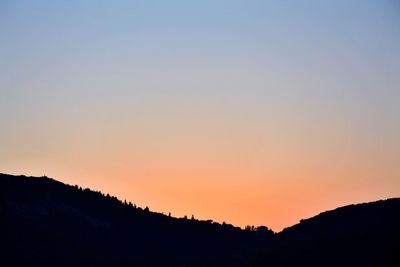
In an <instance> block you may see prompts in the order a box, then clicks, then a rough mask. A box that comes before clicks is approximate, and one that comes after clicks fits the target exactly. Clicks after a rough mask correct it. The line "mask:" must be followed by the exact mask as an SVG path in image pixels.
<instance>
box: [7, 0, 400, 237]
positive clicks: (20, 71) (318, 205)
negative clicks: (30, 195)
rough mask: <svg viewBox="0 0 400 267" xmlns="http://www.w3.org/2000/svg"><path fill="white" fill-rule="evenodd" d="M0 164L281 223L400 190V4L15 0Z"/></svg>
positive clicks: (187, 208)
mask: <svg viewBox="0 0 400 267" xmlns="http://www.w3.org/2000/svg"><path fill="white" fill-rule="evenodd" d="M0 172H4V173H12V174H25V175H36V176H37V175H39V176H41V175H44V174H45V175H47V176H50V177H54V178H56V179H58V180H61V181H63V182H66V183H69V184H79V185H81V186H83V187H90V188H92V189H96V190H101V191H103V192H108V193H111V194H114V195H116V196H118V197H119V198H121V199H127V200H130V201H132V202H134V203H136V204H137V205H139V206H149V207H150V209H151V210H155V211H161V212H164V213H168V212H171V213H172V215H174V216H183V215H188V216H191V215H192V214H194V216H195V217H196V218H201V219H208V218H211V219H214V220H216V221H219V222H222V221H226V222H230V223H233V224H235V225H239V226H244V225H247V224H250V225H267V226H269V227H271V228H272V229H274V230H280V229H282V228H283V227H285V226H290V225H292V224H294V223H296V222H298V220H299V219H301V218H305V217H310V216H312V215H316V214H318V213H319V212H321V211H324V210H327V209H332V208H335V207H337V206H341V205H345V204H350V203H356V202H364V201H373V200H377V199H382V198H388V197H396V196H397V197H398V196H400V194H399V193H400V4H399V3H398V1H395V0H393V1H385V0H382V1H378V0H376V1H369V0H360V1H351V0H350V1H349V0H338V1H312V0H309V1H308V0H307V1H278V0H277V1H248V0H247V1H228V0H227V1H215V0H213V1H204V0H202V1H50V0H49V1H18V0H17V1H7V0H3V1H1V2H0Z"/></svg>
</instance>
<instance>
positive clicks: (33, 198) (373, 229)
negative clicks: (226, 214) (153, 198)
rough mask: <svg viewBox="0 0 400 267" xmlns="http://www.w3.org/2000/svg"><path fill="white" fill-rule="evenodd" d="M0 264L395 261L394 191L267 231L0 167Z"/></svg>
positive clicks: (399, 202) (399, 241) (399, 259)
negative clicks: (164, 210) (175, 213)
mask: <svg viewBox="0 0 400 267" xmlns="http://www.w3.org/2000/svg"><path fill="white" fill-rule="evenodd" d="M0 218H1V220H0V229H1V230H0V231H1V232H0V234H1V235H0V236H1V243H2V247H3V248H2V249H1V251H2V253H1V260H0V261H1V263H2V266H42V267H45V266H400V229H399V225H400V199H399V198H395V199H388V200H382V201H377V202H372V203H365V204H358V205H351V206H346V207H342V208H338V209H336V210H333V211H328V212H324V213H321V214H319V215H317V216H315V217H313V218H310V219H306V220H301V222H300V223H299V224H297V225H294V226H292V227H289V228H286V229H284V230H283V231H282V232H280V233H274V232H272V231H271V230H270V229H268V228H267V227H265V226H261V227H246V229H241V228H239V227H235V226H233V225H230V224H226V223H222V224H219V223H216V222H213V221H212V220H206V221H201V220H197V219H195V218H193V217H192V218H187V217H184V218H175V217H172V216H170V215H164V214H161V213H156V212H152V211H150V210H149V209H148V208H147V207H146V208H140V207H136V206H135V205H134V204H132V203H130V202H128V203H127V202H126V201H120V200H118V199H117V198H115V197H112V196H109V195H108V194H107V195H104V194H103V193H101V192H95V191H92V190H90V189H82V188H80V187H79V186H71V185H66V184H63V183H61V182H58V181H56V180H53V179H51V178H48V177H26V176H13V175H7V174H0Z"/></svg>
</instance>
